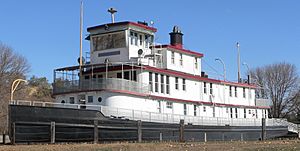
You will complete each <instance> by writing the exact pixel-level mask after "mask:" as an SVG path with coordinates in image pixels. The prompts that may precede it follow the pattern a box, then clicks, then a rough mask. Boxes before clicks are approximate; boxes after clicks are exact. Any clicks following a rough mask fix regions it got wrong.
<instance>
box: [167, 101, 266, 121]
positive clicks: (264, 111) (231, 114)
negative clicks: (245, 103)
mask: <svg viewBox="0 0 300 151" xmlns="http://www.w3.org/2000/svg"><path fill="white" fill-rule="evenodd" d="M166 107H167V108H168V109H173V103H172V102H167V103H166ZM193 107H194V116H197V105H194V106H193ZM229 109H230V118H239V117H238V108H226V113H228V112H229V111H228V110H229ZM212 110H213V112H212V114H213V117H216V109H215V107H212ZM233 110H234V111H235V113H233ZM246 111H247V109H246V108H244V118H247V112H246ZM203 112H206V106H203ZM248 114H249V115H252V116H253V117H254V116H255V117H256V118H258V114H257V110H255V113H254V112H253V111H252V110H249V112H248ZM183 115H187V105H186V104H183ZM266 115H267V110H262V116H263V117H265V118H266Z"/></svg>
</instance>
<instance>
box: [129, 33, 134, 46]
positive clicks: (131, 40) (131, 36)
mask: <svg viewBox="0 0 300 151" xmlns="http://www.w3.org/2000/svg"><path fill="white" fill-rule="evenodd" d="M133 40H134V36H133V32H132V31H131V32H130V44H131V45H133Z"/></svg>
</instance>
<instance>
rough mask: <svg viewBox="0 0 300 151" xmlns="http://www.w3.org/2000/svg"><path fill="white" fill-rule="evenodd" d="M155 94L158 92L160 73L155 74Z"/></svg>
mask: <svg viewBox="0 0 300 151" xmlns="http://www.w3.org/2000/svg"><path fill="white" fill-rule="evenodd" d="M154 85H155V86H154V90H155V92H158V73H155V84H154Z"/></svg>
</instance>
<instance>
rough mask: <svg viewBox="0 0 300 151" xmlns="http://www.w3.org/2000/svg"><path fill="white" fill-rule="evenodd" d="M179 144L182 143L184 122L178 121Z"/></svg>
mask: <svg viewBox="0 0 300 151" xmlns="http://www.w3.org/2000/svg"><path fill="white" fill-rule="evenodd" d="M179 124H180V127H179V142H184V120H180V123H179Z"/></svg>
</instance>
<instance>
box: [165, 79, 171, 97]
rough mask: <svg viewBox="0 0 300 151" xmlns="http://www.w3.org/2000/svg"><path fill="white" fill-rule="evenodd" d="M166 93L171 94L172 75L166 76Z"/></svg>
mask: <svg viewBox="0 0 300 151" xmlns="http://www.w3.org/2000/svg"><path fill="white" fill-rule="evenodd" d="M166 83H167V84H166V93H167V94H170V77H169V76H166Z"/></svg>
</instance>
